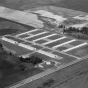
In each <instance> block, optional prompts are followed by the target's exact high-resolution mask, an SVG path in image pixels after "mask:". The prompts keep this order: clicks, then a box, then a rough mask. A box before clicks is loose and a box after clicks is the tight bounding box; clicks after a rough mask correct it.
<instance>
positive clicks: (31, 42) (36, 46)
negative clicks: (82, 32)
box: [2, 29, 88, 66]
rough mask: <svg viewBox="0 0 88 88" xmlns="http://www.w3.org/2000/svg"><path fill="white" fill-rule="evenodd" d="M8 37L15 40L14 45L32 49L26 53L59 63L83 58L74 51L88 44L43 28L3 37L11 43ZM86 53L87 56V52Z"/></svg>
mask: <svg viewBox="0 0 88 88" xmlns="http://www.w3.org/2000/svg"><path fill="white" fill-rule="evenodd" d="M6 39H7V40H8V39H9V40H13V41H15V42H13V43H12V45H13V46H14V45H17V47H22V48H25V49H27V51H28V50H29V51H31V53H27V54H26V55H30V54H33V55H37V56H39V57H41V58H43V60H44V61H51V60H53V61H55V62H56V63H58V64H67V63H70V62H72V61H75V60H79V59H82V58H83V56H80V55H76V54H74V53H73V51H76V50H77V49H80V48H81V47H83V46H84V47H86V46H88V45H87V43H86V42H83V41H80V40H76V39H73V38H69V37H67V36H63V35H60V34H57V33H54V32H50V31H45V30H43V29H33V30H30V31H26V32H24V33H20V34H17V35H14V36H11V35H6V36H4V37H3V38H2V40H4V41H6V42H9V43H11V41H7V40H6ZM10 46H11V45H10ZM84 53H85V54H84V55H85V56H87V53H86V52H84ZM22 54H23V53H22ZM23 55H25V53H24V54H23ZM58 64H57V66H58Z"/></svg>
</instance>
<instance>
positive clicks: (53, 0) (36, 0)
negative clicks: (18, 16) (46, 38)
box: [0, 0, 88, 12]
mask: <svg viewBox="0 0 88 88" xmlns="http://www.w3.org/2000/svg"><path fill="white" fill-rule="evenodd" d="M0 5H3V6H7V7H10V8H14V9H20V10H24V9H28V8H34V7H39V6H45V5H46V6H47V5H52V6H60V7H65V8H70V9H75V10H80V11H85V12H88V0H0Z"/></svg>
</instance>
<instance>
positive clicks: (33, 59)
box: [19, 56, 42, 65]
mask: <svg viewBox="0 0 88 88" xmlns="http://www.w3.org/2000/svg"><path fill="white" fill-rule="evenodd" d="M19 60H20V61H22V62H26V63H32V64H33V65H36V64H38V63H41V62H42V59H40V58H39V57H37V56H30V57H28V58H23V57H19Z"/></svg>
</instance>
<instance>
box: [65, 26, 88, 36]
mask: <svg viewBox="0 0 88 88" xmlns="http://www.w3.org/2000/svg"><path fill="white" fill-rule="evenodd" d="M63 32H67V33H72V32H80V33H83V34H86V35H88V27H82V28H80V29H79V28H75V27H69V28H64V29H63Z"/></svg>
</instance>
